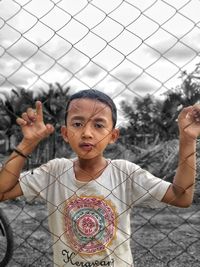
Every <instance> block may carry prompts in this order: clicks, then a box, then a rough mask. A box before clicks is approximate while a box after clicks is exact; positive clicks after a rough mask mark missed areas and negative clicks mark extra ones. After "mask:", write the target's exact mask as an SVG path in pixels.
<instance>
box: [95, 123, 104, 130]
mask: <svg viewBox="0 0 200 267" xmlns="http://www.w3.org/2000/svg"><path fill="white" fill-rule="evenodd" d="M95 128H99V129H100V128H104V125H103V124H102V123H95Z"/></svg>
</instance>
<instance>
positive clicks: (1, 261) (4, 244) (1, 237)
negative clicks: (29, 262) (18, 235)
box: [0, 209, 13, 267]
mask: <svg viewBox="0 0 200 267" xmlns="http://www.w3.org/2000/svg"><path fill="white" fill-rule="evenodd" d="M12 253H13V233H12V228H11V226H10V224H9V221H8V219H7V217H6V215H5V213H4V212H3V210H2V209H0V267H4V266H6V265H7V264H8V262H9V261H10V259H11V257H12Z"/></svg>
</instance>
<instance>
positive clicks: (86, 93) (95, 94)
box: [65, 89, 117, 128]
mask: <svg viewBox="0 0 200 267" xmlns="http://www.w3.org/2000/svg"><path fill="white" fill-rule="evenodd" d="M80 98H88V99H93V100H98V101H100V102H102V103H104V104H106V105H107V106H108V107H110V109H111V112H112V121H113V128H114V127H115V125H116V122H117V108H116V105H115V103H114V102H113V100H112V99H111V98H110V97H109V96H108V95H106V94H104V93H102V92H101V91H98V90H96V89H86V90H81V91H79V92H77V93H75V94H73V95H71V96H70V98H69V100H68V102H67V106H66V113H65V122H66V121H67V115H68V109H69V105H70V103H71V102H72V100H74V99H80Z"/></svg>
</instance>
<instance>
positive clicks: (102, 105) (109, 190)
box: [0, 89, 200, 267]
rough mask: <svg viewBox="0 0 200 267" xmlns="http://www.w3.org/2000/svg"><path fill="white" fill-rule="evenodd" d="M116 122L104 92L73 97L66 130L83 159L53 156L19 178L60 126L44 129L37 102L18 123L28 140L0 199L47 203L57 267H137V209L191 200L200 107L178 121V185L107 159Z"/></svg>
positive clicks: (4, 177)
mask: <svg viewBox="0 0 200 267" xmlns="http://www.w3.org/2000/svg"><path fill="white" fill-rule="evenodd" d="M116 117H117V115H116V107H115V105H114V103H113V101H112V99H111V98H110V97H108V96H107V95H105V94H103V93H102V92H99V91H97V90H91V89H89V90H83V91H80V92H78V93H76V94H74V95H72V96H71V98H70V100H69V103H68V105H67V109H66V120H65V121H66V125H65V126H62V128H61V132H62V136H63V138H64V140H65V141H66V142H69V144H70V146H71V147H72V149H73V150H74V152H75V153H76V155H77V158H75V159H71V160H69V159H64V158H62V159H54V160H51V161H49V162H48V163H46V164H44V165H42V166H41V167H39V168H37V169H35V170H34V172H32V173H31V172H27V173H22V174H21V175H20V172H21V170H22V168H23V166H24V163H25V160H26V158H27V157H28V155H29V154H31V152H32V151H33V150H34V149H35V148H36V146H37V145H38V144H39V142H40V141H41V140H42V139H44V138H45V137H47V136H48V135H49V134H51V133H53V131H54V128H53V126H52V125H50V124H47V125H45V123H44V121H43V112H42V104H41V102H39V101H37V102H36V111H35V110H33V109H31V108H29V109H27V111H26V112H25V113H23V114H22V116H21V118H18V119H17V123H18V124H19V125H20V127H21V129H22V133H23V139H22V141H21V142H20V144H19V145H18V146H17V148H16V149H15V150H14V151H13V153H12V154H11V156H10V157H9V159H8V161H7V162H6V163H5V165H4V168H2V170H1V173H0V199H1V200H6V199H12V198H15V197H18V196H21V195H24V196H25V197H26V198H27V199H29V200H31V199H33V198H35V197H37V196H40V197H42V198H44V199H45V200H46V202H47V208H48V212H49V216H48V219H49V229H50V232H51V234H52V238H53V250H54V266H82V267H95V266H115V267H126V266H127V267H128V266H133V259H132V255H131V249H130V236H131V233H130V209H131V207H132V206H134V205H137V204H140V203H144V202H145V203H147V204H148V205H150V206H153V205H154V202H155V201H156V200H157V201H162V202H164V203H168V204H171V205H175V206H179V207H188V206H189V205H190V204H191V203H192V198H193V190H194V188H193V187H194V183H195V176H196V155H195V153H196V139H197V137H198V136H199V134H200V107H199V106H197V105H195V106H190V107H187V108H185V109H183V110H182V112H181V113H180V115H179V117H178V125H179V130H180V151H179V164H178V167H177V172H176V175H175V177H174V181H173V183H172V184H170V183H168V182H166V181H164V180H161V179H159V178H157V177H154V176H153V175H151V174H150V173H149V172H147V171H145V170H142V169H141V168H140V167H139V166H137V165H135V164H134V163H131V162H128V161H125V160H110V159H106V158H104V157H103V152H104V150H105V148H106V146H107V145H108V144H110V143H114V142H115V141H116V140H117V138H118V136H119V130H118V129H116V128H115V125H116Z"/></svg>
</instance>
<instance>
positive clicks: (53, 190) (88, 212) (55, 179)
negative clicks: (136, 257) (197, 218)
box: [20, 158, 170, 267]
mask: <svg viewBox="0 0 200 267" xmlns="http://www.w3.org/2000/svg"><path fill="white" fill-rule="evenodd" d="M73 161H74V160H68V159H64V158H62V159H54V160H51V161H49V162H48V163H47V164H44V165H42V166H40V167H39V168H37V169H35V170H34V172H33V173H32V174H31V172H28V173H26V174H25V173H23V174H22V175H21V177H20V185H21V188H22V191H23V193H24V196H25V197H26V198H27V199H28V200H33V199H34V198H35V197H37V196H40V197H42V198H43V199H45V200H46V202H47V208H48V220H49V230H50V232H51V234H52V238H53V251H54V266H60V267H61V266H75V267H76V266H81V267H96V266H109V267H113V266H114V267H130V266H133V258H132V254H131V249H130V237H131V228H130V210H131V207H133V206H134V205H138V204H141V203H146V204H147V205H149V206H151V207H154V205H155V204H156V202H158V201H160V200H161V199H162V198H163V196H164V194H165V193H166V191H167V189H168V187H169V185H170V183H168V182H166V181H163V180H161V179H159V178H156V177H155V176H153V175H151V174H150V173H149V172H147V171H145V170H143V169H141V168H140V167H139V166H138V165H136V164H134V163H131V162H129V161H126V160H108V166H107V167H106V169H105V170H104V172H103V173H102V174H101V176H100V177H98V178H97V179H94V180H92V181H90V182H80V181H78V180H77V179H76V178H75V174H74V170H73Z"/></svg>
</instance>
